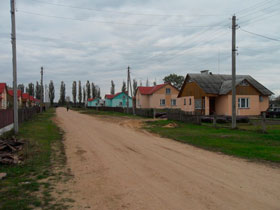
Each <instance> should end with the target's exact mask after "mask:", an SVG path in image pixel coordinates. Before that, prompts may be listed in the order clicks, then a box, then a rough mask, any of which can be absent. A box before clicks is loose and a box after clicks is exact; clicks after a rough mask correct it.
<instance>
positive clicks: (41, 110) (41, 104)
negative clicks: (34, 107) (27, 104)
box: [40, 66, 44, 113]
mask: <svg viewBox="0 0 280 210" xmlns="http://www.w3.org/2000/svg"><path fill="white" fill-rule="evenodd" d="M43 74H44V72H43V66H42V67H41V103H40V112H41V113H42V112H43Z"/></svg>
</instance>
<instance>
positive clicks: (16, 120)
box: [11, 0, 18, 134]
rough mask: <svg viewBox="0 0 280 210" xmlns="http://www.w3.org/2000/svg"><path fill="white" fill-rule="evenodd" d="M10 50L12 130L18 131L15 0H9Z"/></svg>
mask: <svg viewBox="0 0 280 210" xmlns="http://www.w3.org/2000/svg"><path fill="white" fill-rule="evenodd" d="M11 20H12V34H11V39H12V51H13V92H14V131H15V133H16V134H17V133H18V101H17V98H18V97H17V51H16V15H15V0H11Z"/></svg>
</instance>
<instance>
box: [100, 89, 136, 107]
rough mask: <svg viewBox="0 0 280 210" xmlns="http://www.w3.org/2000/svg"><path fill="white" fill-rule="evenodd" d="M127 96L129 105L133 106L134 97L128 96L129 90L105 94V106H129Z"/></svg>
mask: <svg viewBox="0 0 280 210" xmlns="http://www.w3.org/2000/svg"><path fill="white" fill-rule="evenodd" d="M127 98H128V101H129V103H128V106H129V107H130V108H131V107H132V98H131V97H130V96H127V92H120V93H116V94H113V95H112V94H106V95H105V106H107V107H124V108H125V107H127Z"/></svg>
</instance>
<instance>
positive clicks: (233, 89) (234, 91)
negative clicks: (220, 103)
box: [232, 15, 237, 129]
mask: <svg viewBox="0 0 280 210" xmlns="http://www.w3.org/2000/svg"><path fill="white" fill-rule="evenodd" d="M236 27H237V25H236V16H235V15H234V16H233V17H232V128H233V129H235V128H236V88H235V86H236Z"/></svg>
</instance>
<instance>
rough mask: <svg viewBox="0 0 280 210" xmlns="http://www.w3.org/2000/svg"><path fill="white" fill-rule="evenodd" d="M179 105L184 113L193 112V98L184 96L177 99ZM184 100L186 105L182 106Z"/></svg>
mask: <svg viewBox="0 0 280 210" xmlns="http://www.w3.org/2000/svg"><path fill="white" fill-rule="evenodd" d="M190 99H191V104H189V102H190V101H189V100H190ZM178 100H179V103H180V108H181V109H182V110H183V111H185V112H194V96H186V97H181V98H178ZM184 100H186V105H185V104H184Z"/></svg>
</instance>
